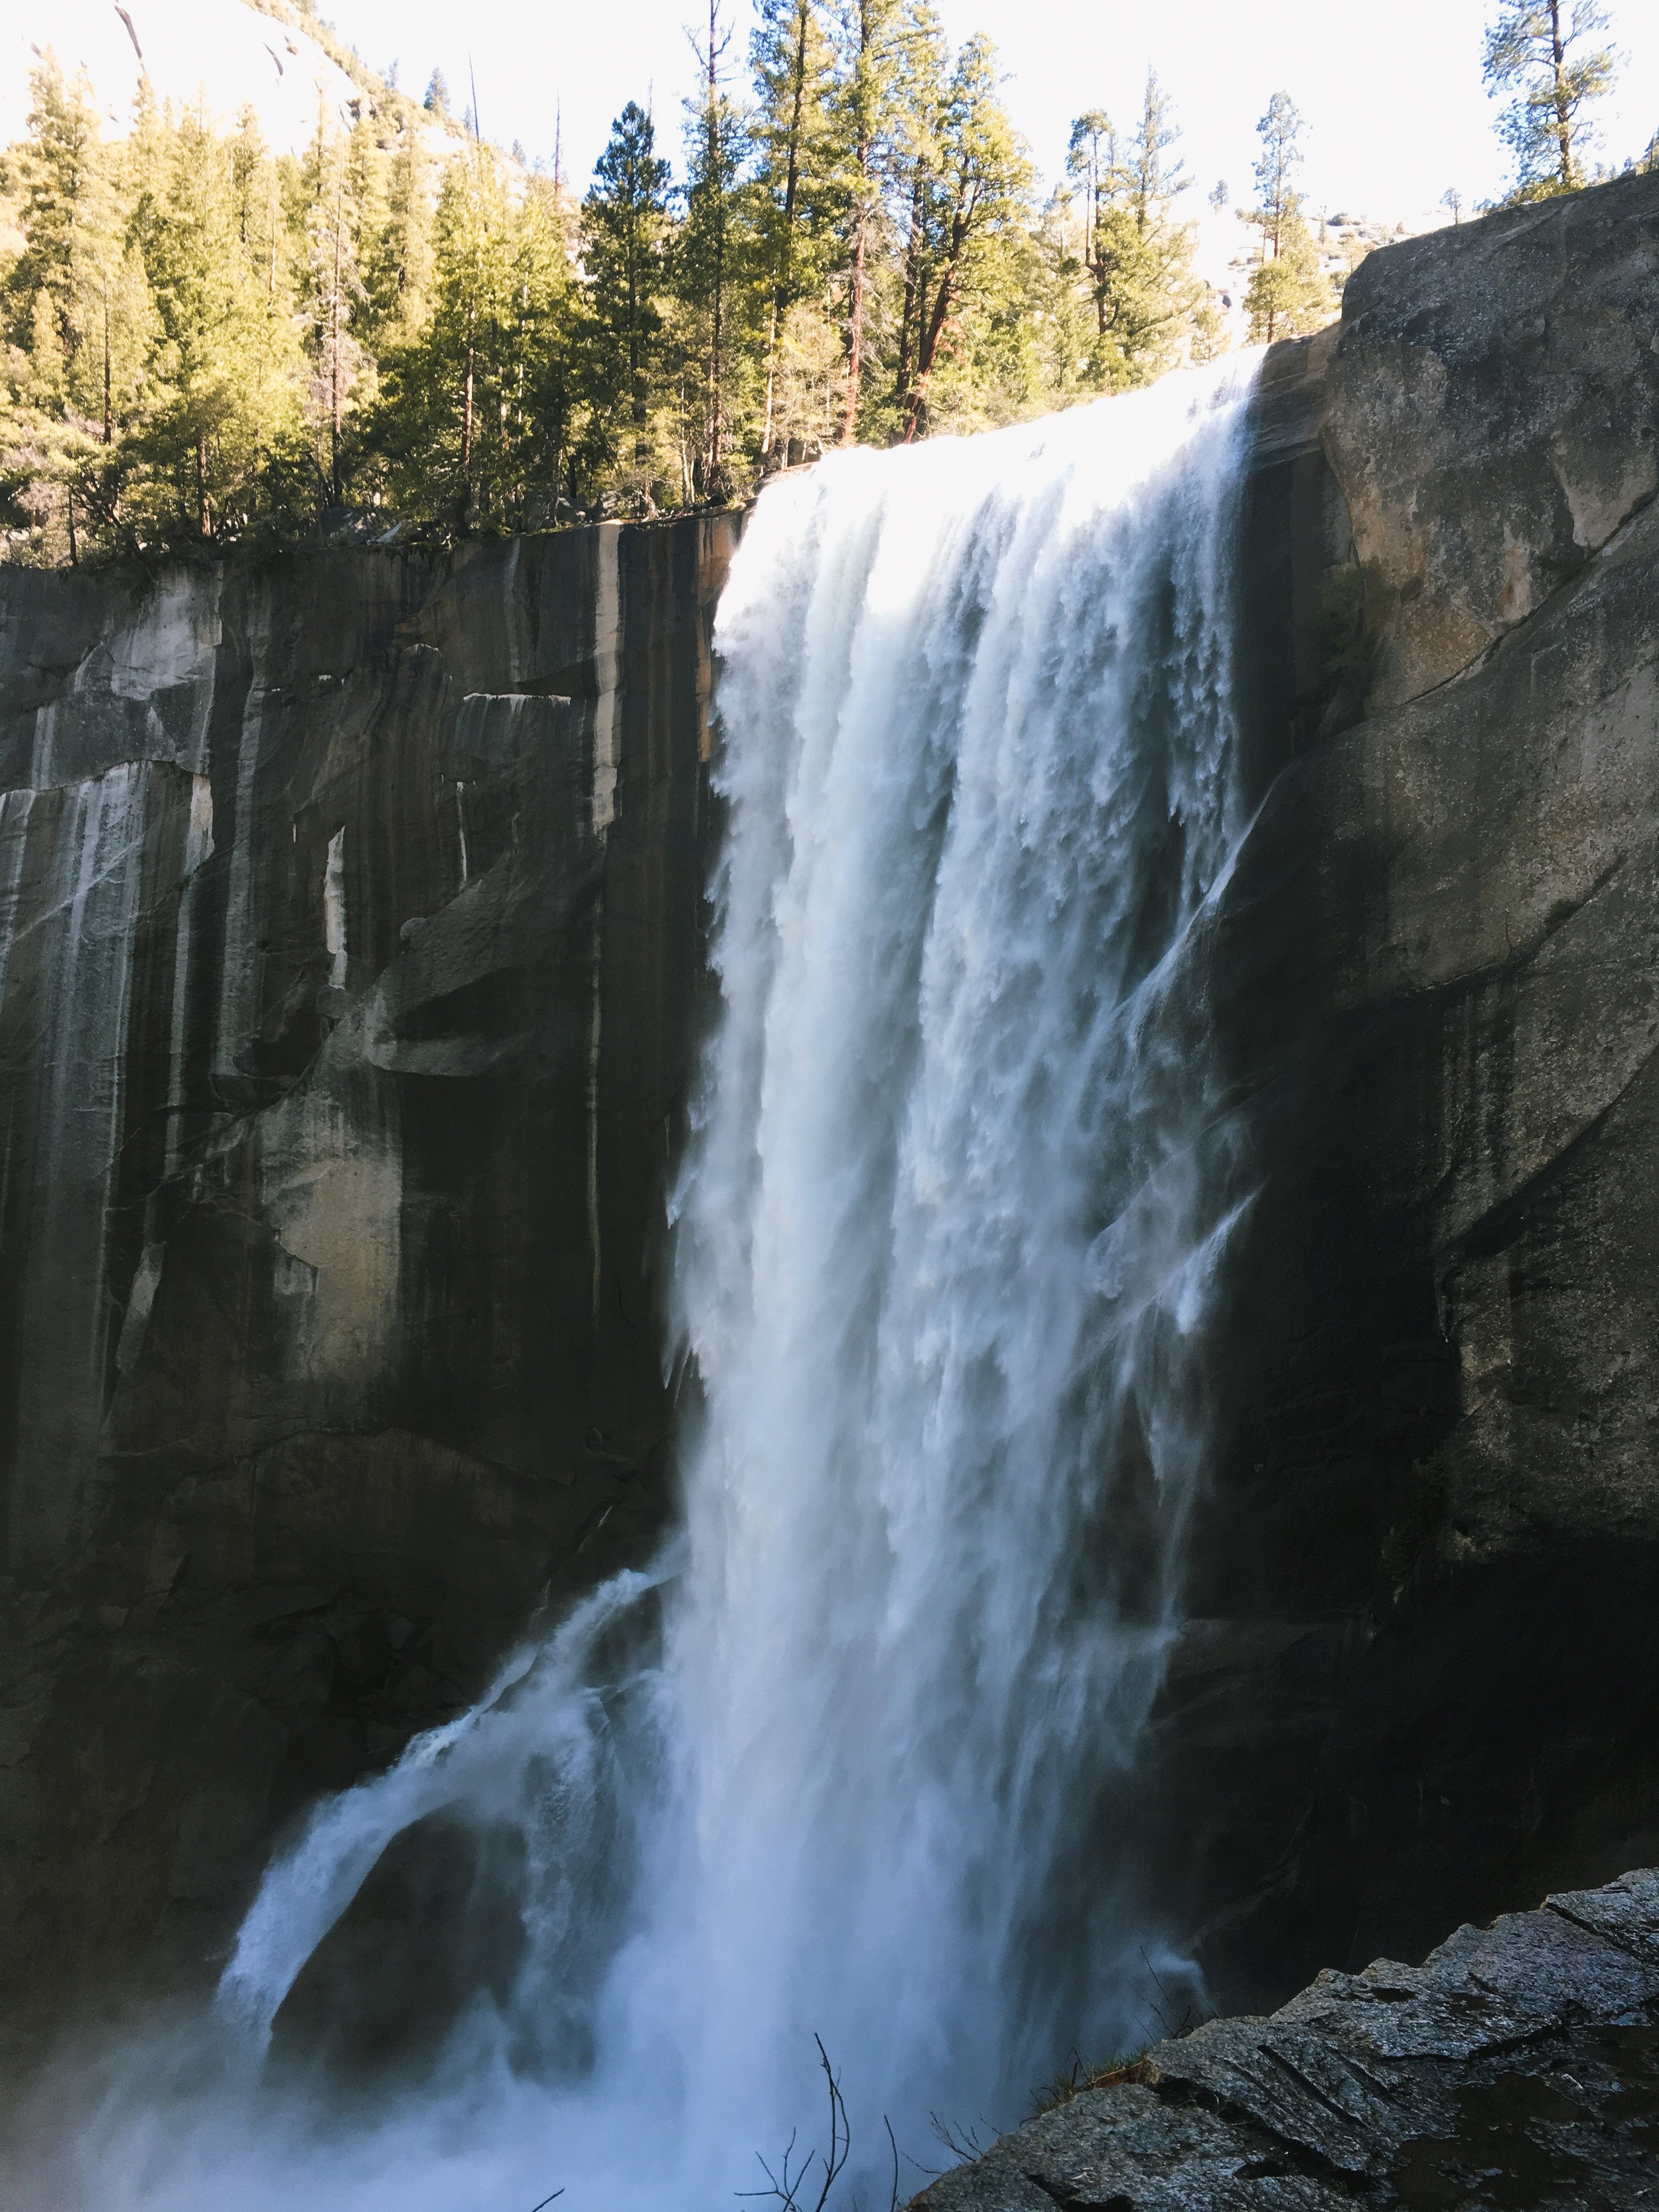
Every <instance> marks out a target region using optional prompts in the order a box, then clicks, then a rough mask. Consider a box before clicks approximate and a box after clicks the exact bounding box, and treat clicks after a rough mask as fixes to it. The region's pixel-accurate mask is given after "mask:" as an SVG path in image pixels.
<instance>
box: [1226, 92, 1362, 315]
mask: <svg viewBox="0 0 1659 2212" xmlns="http://www.w3.org/2000/svg"><path fill="white" fill-rule="evenodd" d="M1255 127H1256V135H1257V136H1258V137H1260V139H1261V154H1260V155H1259V156H1258V157H1257V160H1256V163H1255V188H1256V200H1255V205H1254V206H1253V207H1249V208H1241V209H1240V210H1239V211H1238V215H1239V221H1240V222H1244V223H1249V224H1250V225H1251V226H1252V227H1253V228H1255V230H1256V231H1258V232H1259V233H1260V234H1261V252H1260V258H1259V259H1258V260H1257V263H1256V265H1255V269H1254V270H1252V271H1251V272H1250V281H1249V286H1248V288H1247V289H1246V291H1245V295H1244V306H1245V312H1246V313H1248V315H1249V325H1250V337H1251V339H1252V341H1253V342H1254V343H1257V344H1261V343H1267V344H1268V345H1271V344H1272V343H1273V341H1274V340H1275V339H1276V338H1288V337H1305V336H1306V335H1307V334H1308V333H1309V332H1310V331H1316V330H1319V329H1320V328H1322V325H1325V324H1326V323H1328V322H1329V321H1330V319H1331V317H1332V315H1333V314H1334V313H1335V311H1336V305H1337V301H1336V297H1335V295H1334V291H1333V289H1332V287H1331V284H1330V283H1329V281H1328V279H1327V278H1326V276H1324V274H1323V272H1322V270H1321V268H1320V265H1319V249H1318V247H1317V246H1316V245H1315V243H1314V239H1313V234H1312V233H1311V232H1310V229H1309V228H1308V223H1307V218H1306V216H1304V214H1303V212H1302V195H1301V194H1300V193H1299V192H1298V191H1297V190H1296V189H1295V187H1294V185H1292V184H1291V175H1292V173H1293V172H1294V171H1295V169H1296V167H1297V163H1298V162H1299V161H1301V159H1302V149H1301V148H1300V147H1299V146H1298V144H1297V140H1298V139H1299V138H1300V137H1301V135H1302V131H1303V122H1302V118H1301V116H1300V115H1299V114H1298V113H1297V107H1296V103H1295V101H1294V100H1292V99H1291V96H1290V94H1289V93H1287V92H1276V93H1274V94H1273V98H1272V99H1271V100H1269V101H1268V103H1267V113H1266V114H1265V115H1264V116H1263V117H1262V118H1261V121H1260V122H1259V123H1258V124H1257V125H1256V126H1255Z"/></svg>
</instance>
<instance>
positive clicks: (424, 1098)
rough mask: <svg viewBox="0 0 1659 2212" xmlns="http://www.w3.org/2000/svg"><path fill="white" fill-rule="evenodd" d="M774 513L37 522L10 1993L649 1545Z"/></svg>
mask: <svg viewBox="0 0 1659 2212" xmlns="http://www.w3.org/2000/svg"><path fill="white" fill-rule="evenodd" d="M732 536H733V526H732V525H730V524H728V523H726V522H720V521H713V522H709V521H696V522H686V523H683V524H677V525H674V526H663V527H656V528H650V527H641V528H629V527H623V526H601V527H599V528H598V529H591V530H580V531H569V532H561V533H557V534H556V535H555V536H553V537H550V538H542V539H532V540H524V541H520V542H519V543H515V544H509V545H502V546H495V547H480V548H475V549H470V550H467V551H466V552H465V553H464V554H463V555H461V556H458V557H457V558H456V559H454V560H453V561H450V560H448V559H440V558H437V557H435V556H426V555H423V554H420V553H381V552H368V551H337V552H324V553H315V552H313V553H310V554H307V555H301V556H294V557H293V558H291V559H289V560H286V561H283V562H276V563H274V564H270V565H261V564H260V563H258V562H254V561H252V560H241V559H237V560H233V561H231V562H228V563H227V564H225V565H224V566H222V567H220V568H195V569H179V570H174V571H168V572H165V573H164V574H161V576H160V577H159V578H157V579H155V580H154V581H153V582H147V581H145V580H143V579H138V578H131V579H120V578H111V577H102V578H95V579H94V578H90V577H87V576H83V575H76V574H39V573H32V572H27V571H19V570H4V571H0V1508H3V1519H0V1541H3V1553H0V1571H3V1581H0V1600H3V1602H0V1960H3V1961H4V1966H3V1968H0V1976H3V1978H4V1981H5V1983H6V1984H7V1986H5V1987H4V1988H3V1989H0V2000H3V2001H4V2002H6V2003H8V2004H10V2005H15V2004H16V2003H18V2002H20V2001H21V1999H22V1998H24V1997H25V1996H32V1997H33V1998H35V1999H40V1998H42V1997H45V1998H46V1999H47V2001H49V2002H52V2003H54V2004H55V2003H58V2002H61V2001H62V1999H63V1997H64V1992H65V1990H74V1989H75V1988H76V1986H77V1985H78V1984H80V1983H81V1982H82V1981H83V1980H84V1981H85V1983H86V1984H88V1986H91V1985H94V1984H103V1983H107V1982H108V1981H109V1980H111V1979H118V1978H119V1975H120V1972H121V1971H122V1970H123V1968H124V1967H125V1966H130V1965H131V1964H132V1963H134V1962H135V1961H136V1960H137V1959H139V1958H140V1957H141V1956H143V1957H146V1958H147V1959H148V1960H149V1963H150V1966H151V1968H152V1969H153V1968H154V1965H155V1937H156V1933H157V1930H158V1929H160V1930H161V1949H162V1953H163V1955H164V1958H165V1959H169V1960H171V1961H172V1962H173V1966H176V1967H177V1968H178V1969H179V1971H183V1972H199V1971H200V1970H201V1964H202V1960H203V1956H204V1952H205V1951H206V1950H207V1949H208V1948H210V1947H211V1945H212V1944H213V1943H214V1942H216V1941H218V1940H220V1939H221V1938H222V1934H223V1932H224V1929H225V1927H226V1925H227V1923H228V1919H229V1918H230V1917H232V1916H234V1911H235V1909H236V1906H237V1904H238V1902H239V1900H240V1898H241V1897H242V1896H243V1895H245V1894H246V1887H247V1885H248V1883H249V1881H250V1880H251V1878H252V1875H254V1873H255V1872H257V1869H258V1864H259V1863H260V1861H261V1859H262V1857H263V1856H264V1851H265V1850H266V1849H267V1848H268V1845H269V1840H270V1835H271V1833H272V1832H273V1828H274V1826H276V1825H277V1824H279V1823H280V1821H281V1820H282V1819H283V1817H284V1816H285V1815H286V1814H289V1812H291V1811H292V1810H293V1809H294V1808H297V1807H298V1806H299V1805H300V1804H301V1803H303V1802H305V1801H307V1799H308V1798H310V1797H311V1796H314V1794H315V1793H316V1792H317V1791H318V1790H320V1789H324V1788H332V1787H337V1786H339V1785H340V1784H343V1783H345V1782H347V1781H349V1779H351V1778H353V1777H354V1776H355V1775H356V1774H357V1773H360V1772H361V1771H363V1769H364V1768H365V1766H367V1765H374V1764H378V1763H380V1761H382V1760H384V1759H385V1758H386V1756H387V1755H388V1754H389V1753H391V1752H392V1750H393V1749H395V1747H397V1746H398V1744H400V1743H401V1742H402V1741H404V1738H405V1737H406V1736H407V1735H408V1734H409V1733H410V1730H411V1729H413V1728H414V1727H416V1726H418V1725H421V1724H422V1723H425V1722H427V1721H429V1720H430V1719H432V1718H434V1717H435V1716H437V1715H438V1714H440V1713H441V1712H443V1711H446V1710H447V1709H449V1708H450V1707H451V1706H453V1704H454V1703H455V1702H456V1701H457V1700H458V1699H460V1698H462V1697H463V1696H464V1695H465V1694H466V1693H467V1692H470V1691H471V1689H472V1688H474V1687H475V1686H476V1685H477V1678H478V1674H479V1671H480V1669H481V1668H484V1667H487V1666H488V1665H489V1663H490V1662H492V1661H493V1660H494V1658H495V1656H497V1654H498V1653H499V1650H500V1648H501V1644H502V1643H503V1642H504V1641H506V1640H507V1638H510V1637H511V1636H512V1635H513V1634H514V1633H515V1632H517V1631H518V1629H519V1628H520V1626H521V1625H522V1624H523V1622H524V1620H526V1616H527V1615H528V1614H529V1613H530V1612H531V1610H532V1607H534V1605H535V1604H536V1602H537V1601H538V1597H539V1595H540V1594H541V1593H542V1592H543V1591H544V1590H546V1589H553V1591H554V1592H555V1594H556V1593H557V1591H558V1589H560V1588H561V1587H562V1586H568V1584H569V1583H571V1582H573V1581H574V1582H576V1583H588V1582H591V1581H592V1580H593V1579H594V1578H596V1577H598V1576H599V1575H600V1574H602V1573H603V1572H604V1571H606V1569H607V1567H608V1566H609V1565H610V1564H611V1563H612V1561H613V1560H614V1559H616V1558H617V1557H618V1556H621V1555H622V1554H623V1553H631V1552H636V1551H638V1550H640V1549H642V1548H644V1547H645V1546H646V1545H647V1544H648V1542H649V1541H650V1532H651V1529H652V1528H653V1525H654V1524H655V1522H656V1520H657V1519H658V1517H659V1515H660V1512H661V1510H662V1502H663V1501H662V1491H663V1480H664V1472H663V1471H664V1462H665V1453H664V1444H665V1438H666V1436H667V1433H668V1431H669V1430H670V1428H671V1421H672V1413H671V1407H670V1404H669V1402H668V1400H667V1397H666V1395H665V1386H664V1381H663V1375H662V1370H661V1351H660V1330H659V1326H658V1324H657V1321H656V1305H655V1287H654V1269H655V1267H656V1262H657V1257H658V1255H657V1252H656V1249H655V1241H656V1237H657V1225H658V1223H659V1218H660V1209H661V1197H662V1187H663V1178H664V1170H665V1161H666V1159H667V1158H668V1157H669V1156H670V1154H671V1152H672V1151H673V1149H674V1146H675V1144H676V1141H677V1133H678V1120H679V1115H680V1114H681V1111H682V1109H683V1105H684V1091H685V1084H686V1079H687V1072H688V1062H689V1055H690V1050H691V1045H692V1037H693V1028H694V1024H695V1020H696V1006H697V1000H698V987H699V977H700V975H701V973H702V951H701V921H700V914H701V896H702V879H703V874H704V870H705V866H706V860H707V846H708V827H709V816H708V794H707V790H706V784H705V764H706V760H707V755H708V741H707V731H706V725H705V708H706V706H707V701H708V624H709V621H710V618H711V616H712V611H713V605H714V599H715V597H716V595H717V592H718V590H719V586H720V580H721V578H722V576H723V574H724V569H725V566H726V559H727V557H728V556H729V552H730V549H731V544H732Z"/></svg>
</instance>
